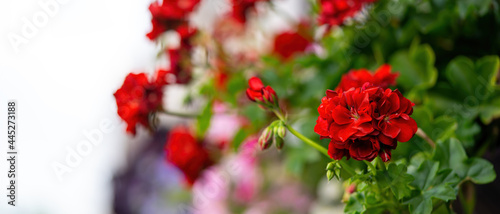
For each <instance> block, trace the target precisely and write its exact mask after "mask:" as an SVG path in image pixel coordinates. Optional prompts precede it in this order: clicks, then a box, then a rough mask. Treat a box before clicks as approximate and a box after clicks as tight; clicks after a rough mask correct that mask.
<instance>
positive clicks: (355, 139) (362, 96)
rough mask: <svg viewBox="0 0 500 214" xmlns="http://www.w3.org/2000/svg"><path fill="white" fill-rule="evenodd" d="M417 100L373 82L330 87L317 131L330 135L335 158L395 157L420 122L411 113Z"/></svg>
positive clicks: (332, 154)
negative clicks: (332, 88)
mask: <svg viewBox="0 0 500 214" xmlns="http://www.w3.org/2000/svg"><path fill="white" fill-rule="evenodd" d="M413 105H414V104H413V103H412V102H411V101H410V100H408V99H406V98H405V97H403V95H402V94H401V93H400V92H399V91H398V90H394V91H392V90H391V89H385V90H384V89H383V88H381V87H376V86H370V83H365V85H364V86H363V87H357V88H350V89H349V90H347V91H342V90H339V91H337V92H336V91H332V90H328V91H327V92H326V96H325V97H323V99H322V100H321V104H320V106H319V107H318V112H319V117H318V119H317V121H316V126H315V127H314V131H315V132H316V133H317V134H319V135H320V136H321V138H329V139H330V145H329V149H328V152H329V154H330V156H331V158H333V159H335V160H340V159H342V157H344V156H345V157H347V158H350V157H352V158H353V159H355V160H368V161H371V160H373V159H374V158H375V157H377V155H380V156H381V157H382V160H383V161H388V160H390V159H391V150H393V149H395V148H396V146H397V141H399V142H406V141H408V140H410V139H411V138H412V137H413V136H414V135H415V133H416V131H417V128H418V127H417V123H416V122H415V120H413V118H411V117H410V115H411V114H412V113H413Z"/></svg>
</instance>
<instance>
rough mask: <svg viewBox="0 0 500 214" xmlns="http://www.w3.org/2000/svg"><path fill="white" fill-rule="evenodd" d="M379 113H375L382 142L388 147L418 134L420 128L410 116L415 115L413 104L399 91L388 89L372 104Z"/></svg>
mask: <svg viewBox="0 0 500 214" xmlns="http://www.w3.org/2000/svg"><path fill="white" fill-rule="evenodd" d="M372 105H373V106H374V107H375V106H376V109H377V110H378V111H376V112H374V113H373V117H374V119H375V121H377V122H376V123H375V125H376V128H377V130H380V132H381V137H379V138H380V141H381V142H382V143H384V144H386V145H388V146H393V145H394V144H395V141H394V140H397V141H399V142H406V141H409V140H410V139H411V138H412V137H413V135H415V133H416V132H417V129H418V126H417V123H416V122H415V120H413V118H411V117H410V116H409V115H411V114H412V113H413V105H414V104H413V103H412V102H411V101H410V100H408V99H406V98H405V97H403V95H402V94H401V92H399V91H398V90H397V89H396V90H394V91H392V90H391V89H386V90H385V91H384V93H383V94H382V96H381V97H380V99H379V100H378V101H377V102H376V103H373V104H372Z"/></svg>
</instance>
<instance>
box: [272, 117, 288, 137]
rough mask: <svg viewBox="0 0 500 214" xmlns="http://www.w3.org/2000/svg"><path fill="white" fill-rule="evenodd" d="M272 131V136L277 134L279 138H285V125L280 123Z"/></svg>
mask: <svg viewBox="0 0 500 214" xmlns="http://www.w3.org/2000/svg"><path fill="white" fill-rule="evenodd" d="M274 130H275V131H274V134H277V135H278V136H280V137H281V138H285V134H286V127H285V124H284V123H283V122H282V121H280V122H279V123H278V125H277V126H276V128H275V129H274Z"/></svg>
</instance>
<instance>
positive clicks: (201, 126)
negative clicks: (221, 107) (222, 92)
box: [196, 100, 214, 137]
mask: <svg viewBox="0 0 500 214" xmlns="http://www.w3.org/2000/svg"><path fill="white" fill-rule="evenodd" d="M213 102H214V101H213V100H210V101H209V102H208V103H207V105H206V106H205V108H203V110H202V111H201V114H200V115H199V116H198V120H197V121H196V133H197V135H198V136H199V137H202V136H205V133H206V132H207V130H208V127H210V120H211V119H212V114H213V112H212V105H213Z"/></svg>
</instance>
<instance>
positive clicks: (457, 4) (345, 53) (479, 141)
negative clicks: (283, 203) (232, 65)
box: [221, 0, 500, 213]
mask: <svg viewBox="0 0 500 214" xmlns="http://www.w3.org/2000/svg"><path fill="white" fill-rule="evenodd" d="M313 2H314V4H313V6H314V7H313V8H314V11H317V10H318V9H319V8H318V5H317V1H313ZM498 8H499V4H498V2H497V1H492V0H479V1H475V0H464V1H447V0H422V1H413V0H399V1H397V0H379V1H377V2H376V3H375V4H374V6H373V7H370V8H369V10H368V11H367V12H368V13H367V14H368V15H367V16H366V17H365V19H364V20H363V22H357V21H354V22H353V24H348V25H345V26H342V27H339V28H333V29H332V31H331V32H330V33H328V34H326V36H325V37H323V38H321V39H320V40H318V41H317V43H318V44H319V45H321V47H323V48H324V49H323V50H322V54H318V55H317V54H312V53H310V54H304V55H302V56H297V57H295V58H293V59H292V60H288V61H281V60H280V59H278V58H276V57H273V56H265V57H263V58H262V59H261V65H259V66H260V67H258V66H257V67H256V69H255V70H256V72H259V73H258V76H259V77H261V78H262V80H263V82H264V84H265V85H271V86H272V87H273V88H274V90H275V91H276V92H277V94H278V96H279V98H280V100H281V101H282V102H283V106H284V107H283V109H284V110H286V112H287V113H288V117H289V120H290V121H289V122H290V123H294V124H299V125H300V129H299V132H300V133H303V134H304V135H305V136H306V137H309V138H311V139H313V140H315V141H320V140H319V136H318V135H317V134H315V133H314V131H313V127H314V125H315V121H316V119H317V117H318V113H317V108H318V105H319V103H320V100H321V98H322V97H323V96H325V91H326V89H335V88H336V86H337V84H338V83H339V81H340V79H341V77H342V75H343V74H344V73H346V72H348V71H349V70H350V69H359V68H367V69H370V70H374V69H375V68H377V67H379V66H380V65H381V64H384V63H388V64H390V65H391V66H392V71H393V72H399V77H398V79H397V86H396V87H395V88H398V89H399V90H400V91H401V92H402V93H403V94H404V95H405V97H407V98H409V99H410V100H412V101H413V102H414V103H415V104H416V105H415V106H414V111H413V114H412V116H411V117H412V118H414V119H415V121H416V122H417V124H418V126H419V128H420V129H421V130H423V131H424V132H425V133H427V135H428V136H429V137H430V138H431V139H432V140H433V141H434V142H435V143H436V147H435V148H433V147H431V146H430V145H429V144H428V143H427V142H426V141H425V140H424V139H423V138H421V137H418V136H416V137H414V138H413V139H411V140H410V141H409V142H406V143H398V148H397V149H396V150H394V151H393V153H392V160H391V162H392V163H389V164H387V165H383V164H382V165H381V164H378V165H377V166H376V170H372V169H368V168H367V167H366V166H365V165H364V164H363V162H359V161H353V160H349V161H344V160H343V161H342V164H344V163H345V164H348V166H350V167H352V168H353V169H355V170H356V172H357V173H355V174H354V175H352V174H349V173H347V170H346V169H343V170H340V171H335V170H333V171H332V170H328V171H330V173H329V177H340V178H341V179H342V180H344V181H346V182H349V183H354V184H356V185H357V186H358V188H357V191H356V192H355V193H353V194H351V195H350V196H349V198H348V200H347V202H346V207H345V212H346V213H387V212H390V213H406V212H411V213H431V212H436V211H438V210H446V206H445V205H446V203H450V202H451V201H452V200H456V199H457V194H458V193H459V191H460V188H461V185H462V184H463V183H464V182H473V183H475V184H485V183H489V182H491V181H493V180H494V179H495V177H496V175H495V172H494V170H493V166H492V164H491V163H489V162H488V161H486V160H484V159H482V158H481V157H480V156H482V155H483V151H487V150H488V149H489V148H491V147H490V145H485V142H484V138H485V137H484V135H485V133H486V131H485V130H490V129H494V128H496V129H497V128H498V124H496V125H495V122H494V121H498V119H499V118H500V86H499V83H498V80H497V77H498V75H499V73H498V72H499V70H500V60H499V57H498V53H500V30H499V29H500V12H499V11H500V10H498ZM374 32H375V33H374ZM361 41H363V42H361ZM252 72H254V71H253V70H252ZM241 73H244V72H240V73H235V74H234V75H233V76H232V77H231V78H230V79H229V81H228V90H227V92H226V93H227V94H225V95H223V99H224V100H225V101H227V102H229V103H231V104H233V105H234V106H236V107H237V109H238V111H239V113H240V114H241V115H244V116H245V117H246V118H247V119H248V120H249V122H250V124H251V125H250V126H249V127H245V128H243V129H241V130H240V131H239V132H238V133H237V134H236V135H235V138H234V139H233V142H232V147H233V148H234V149H237V148H238V147H239V145H240V144H241V142H243V140H244V139H245V138H246V137H247V136H250V135H252V134H255V133H257V132H258V131H259V130H260V129H261V128H262V127H264V126H265V125H266V124H269V123H270V121H271V120H272V119H275V118H273V117H272V116H271V115H272V114H266V112H264V111H263V110H262V109H260V108H259V107H258V106H257V105H253V104H252V105H241V103H240V102H239V100H238V98H241V96H242V95H244V90H245V88H246V86H247V85H246V79H247V77H248V74H246V75H245V74H241ZM242 85H243V86H242ZM221 96H222V95H221ZM491 138H492V139H491V141H495V140H497V139H498V135H497V136H491ZM284 140H285V146H284V147H283V150H282V151H281V152H280V155H283V161H284V162H285V166H286V168H287V171H288V172H289V173H291V174H293V175H294V176H297V177H300V178H301V179H303V180H304V181H313V182H317V181H318V180H319V179H321V178H323V179H324V175H325V174H324V172H325V171H323V170H324V168H323V166H324V165H325V163H327V162H328V161H327V160H326V158H321V156H320V155H319V154H318V153H317V152H316V151H315V150H313V149H311V148H310V147H307V146H305V145H304V144H303V143H300V142H293V140H291V139H290V138H289V137H288V136H287V137H285V138H284ZM289 141H292V142H291V143H289ZM321 142H322V143H323V144H322V146H326V145H327V144H328V141H327V140H323V141H321ZM478 148H482V150H479V149H478ZM468 154H469V155H468ZM472 154H473V155H475V156H474V157H472ZM373 163H375V162H373ZM335 169H336V170H337V169H338V168H335ZM340 172H342V173H341V175H340V176H339V175H338V174H339V173H340Z"/></svg>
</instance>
